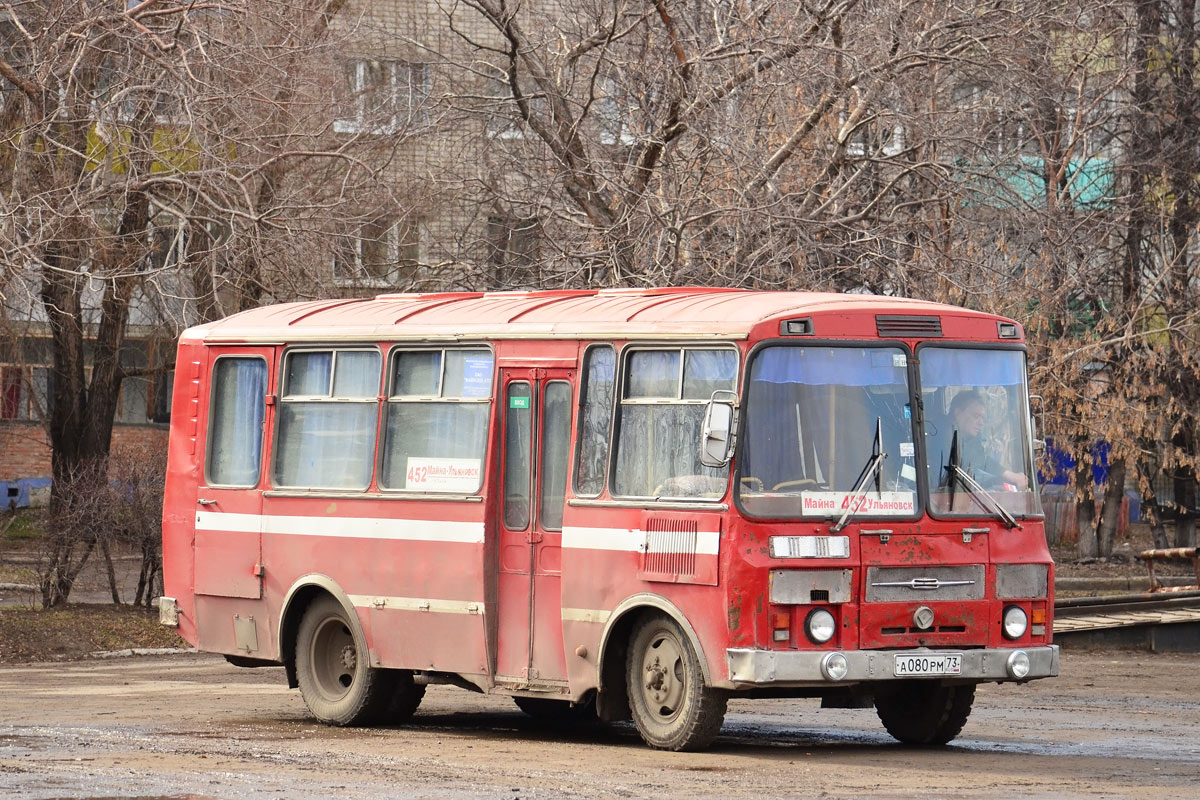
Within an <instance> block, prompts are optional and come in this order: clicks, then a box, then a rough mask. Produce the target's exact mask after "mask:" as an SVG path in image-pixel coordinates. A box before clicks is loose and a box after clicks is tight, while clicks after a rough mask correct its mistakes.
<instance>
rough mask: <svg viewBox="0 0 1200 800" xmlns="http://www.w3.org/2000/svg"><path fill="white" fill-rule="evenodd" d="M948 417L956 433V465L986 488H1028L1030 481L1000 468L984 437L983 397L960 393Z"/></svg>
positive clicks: (973, 391)
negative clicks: (1006, 486)
mask: <svg viewBox="0 0 1200 800" xmlns="http://www.w3.org/2000/svg"><path fill="white" fill-rule="evenodd" d="M950 416H951V417H953V419H954V428H955V430H957V431H958V464H959V466H960V467H962V468H963V469H964V470H966V471H967V473H968V474H970V475H971V476H972V477H974V478H975V480H977V481H979V483H980V484H982V485H983V487H984V488H986V489H999V488H1000V484H1002V483H1008V484H1011V485H1013V486H1015V487H1016V488H1018V489H1028V488H1029V478H1028V477H1027V476H1026V475H1025V474H1024V473H1022V472H1014V471H1013V470H1011V469H1008V468H1007V467H1005V466H1004V465H1002V464H1001V463H1000V462H999V461H998V460H997V458H996V454H995V452H994V450H993V448H990V447H988V446H987V443H986V442H985V440H984V437H983V423H984V419H985V417H986V412H985V409H984V403H983V397H982V396H981V395H980V394H979V392H976V391H975V390H974V389H971V390H968V391H965V392H960V393H959V394H957V395H955V396H954V400H953V401H951V403H950Z"/></svg>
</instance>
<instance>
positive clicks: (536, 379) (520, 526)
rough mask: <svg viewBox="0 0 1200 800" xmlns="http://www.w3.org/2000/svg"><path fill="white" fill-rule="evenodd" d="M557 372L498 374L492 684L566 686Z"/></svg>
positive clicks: (563, 404) (564, 404) (566, 412)
mask: <svg viewBox="0 0 1200 800" xmlns="http://www.w3.org/2000/svg"><path fill="white" fill-rule="evenodd" d="M573 378H574V372H573V371H572V370H569V369H564V368H555V369H549V368H524V369H502V370H501V387H502V388H501V391H502V393H503V394H502V397H503V411H504V414H503V423H502V425H503V428H502V436H501V439H502V445H501V447H502V452H501V469H500V476H499V480H500V485H501V487H502V492H501V502H500V508H499V513H500V520H499V524H498V525H497V530H499V532H500V541H499V548H498V554H497V558H498V559H499V564H498V565H497V566H498V570H497V576H498V580H497V582H498V593H499V603H498V605H499V610H498V620H499V630H498V633H497V646H496V677H497V682H500V683H504V684H506V685H510V686H517V687H535V688H536V687H537V686H539V685H541V686H555V685H563V686H565V683H566V679H567V667H566V657H565V655H564V653H563V637H562V587H561V582H562V518H563V505H564V500H565V496H566V485H567V454H568V452H569V450H570V439H571V424H570V418H571V381H572V379H573Z"/></svg>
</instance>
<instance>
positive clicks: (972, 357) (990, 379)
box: [921, 347, 1025, 388]
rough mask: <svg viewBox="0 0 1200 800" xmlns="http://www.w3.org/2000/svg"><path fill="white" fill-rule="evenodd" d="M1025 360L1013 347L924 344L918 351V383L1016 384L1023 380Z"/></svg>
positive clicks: (959, 384) (962, 384) (950, 384)
mask: <svg viewBox="0 0 1200 800" xmlns="http://www.w3.org/2000/svg"><path fill="white" fill-rule="evenodd" d="M1024 367H1025V362H1024V360H1023V359H1022V358H1021V356H1020V354H1019V352H1017V351H1013V350H976V349H965V348H964V349H958V350H955V349H951V348H942V347H936V348H934V347H926V348H923V349H922V351H921V383H922V384H923V385H924V386H925V387H926V388H931V387H933V386H975V387H979V386H1000V385H1008V386H1017V385H1024V383H1025V370H1024Z"/></svg>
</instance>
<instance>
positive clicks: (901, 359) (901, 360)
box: [892, 353, 908, 367]
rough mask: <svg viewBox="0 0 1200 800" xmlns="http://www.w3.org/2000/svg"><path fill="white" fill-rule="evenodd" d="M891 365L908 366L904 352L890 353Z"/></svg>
mask: <svg viewBox="0 0 1200 800" xmlns="http://www.w3.org/2000/svg"><path fill="white" fill-rule="evenodd" d="M892 366H893V367H907V366H908V356H907V355H905V354H904V353H892Z"/></svg>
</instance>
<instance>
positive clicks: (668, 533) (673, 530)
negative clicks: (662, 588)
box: [644, 518, 698, 577]
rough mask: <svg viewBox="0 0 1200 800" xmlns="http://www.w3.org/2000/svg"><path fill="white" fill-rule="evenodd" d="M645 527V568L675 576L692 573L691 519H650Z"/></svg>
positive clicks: (693, 525)
mask: <svg viewBox="0 0 1200 800" xmlns="http://www.w3.org/2000/svg"><path fill="white" fill-rule="evenodd" d="M646 527H647V531H646V560H645V569H644V571H645V572H649V573H654V574H657V575H670V576H678V577H684V576H691V575H695V574H696V543H697V538H698V526H697V525H696V521H695V520H690V519H661V518H660V519H650V520H647V525H646Z"/></svg>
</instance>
